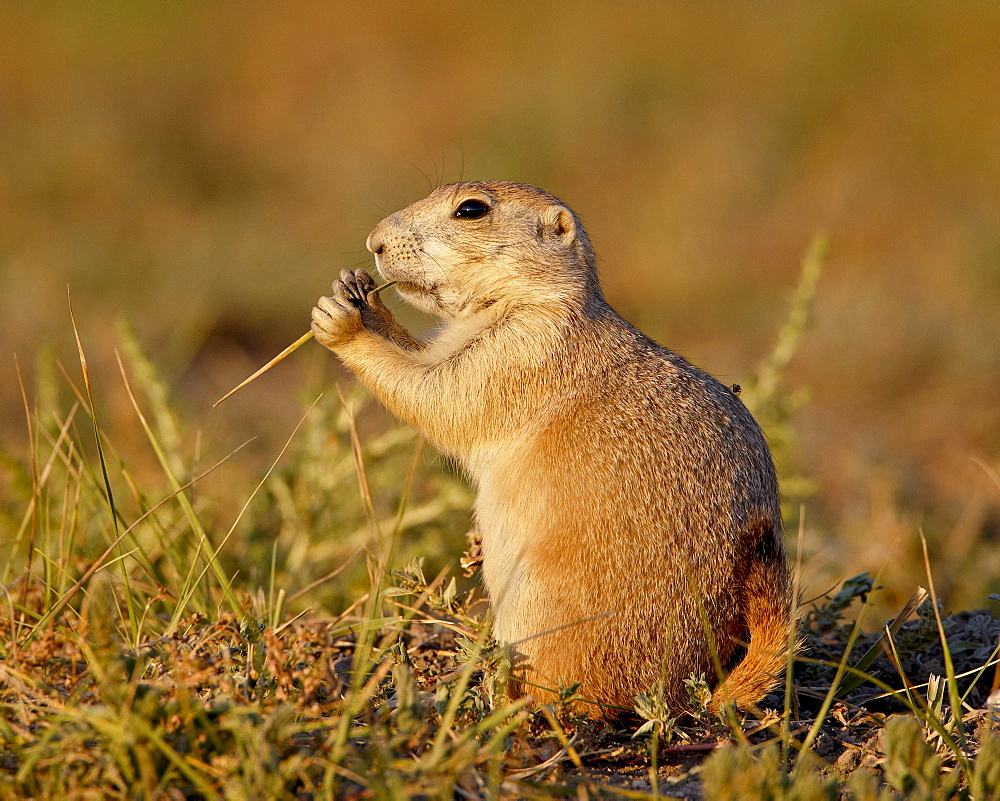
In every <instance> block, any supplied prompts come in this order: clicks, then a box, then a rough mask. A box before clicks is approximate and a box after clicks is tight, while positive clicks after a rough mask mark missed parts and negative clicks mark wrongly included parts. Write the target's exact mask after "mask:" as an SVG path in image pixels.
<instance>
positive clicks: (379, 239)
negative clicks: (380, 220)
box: [365, 224, 385, 256]
mask: <svg viewBox="0 0 1000 801" xmlns="http://www.w3.org/2000/svg"><path fill="white" fill-rule="evenodd" d="M381 228H382V225H381V224H379V225H377V226H376V227H375V230H374V231H372V232H371V233H370V234H368V239H367V240H365V247H366V248H368V250H369V252H371V253H374V254H375V255H376V256H380V255H382V251H383V250H385V243H384V241H383V240H384V237H383V236H382V231H381Z"/></svg>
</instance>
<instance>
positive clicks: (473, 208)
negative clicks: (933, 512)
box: [455, 198, 490, 220]
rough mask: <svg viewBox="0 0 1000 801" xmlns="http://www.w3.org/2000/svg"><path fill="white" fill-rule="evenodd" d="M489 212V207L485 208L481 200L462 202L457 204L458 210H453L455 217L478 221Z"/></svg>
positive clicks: (471, 199)
mask: <svg viewBox="0 0 1000 801" xmlns="http://www.w3.org/2000/svg"><path fill="white" fill-rule="evenodd" d="M489 210H490V207H489V206H487V205H486V204H485V203H484V202H483V201H482V200H476V199H475V198H469V199H468V200H463V201H462V202H461V203H459V204H458V208H457V209H455V216H456V217H460V218H462V219H464V220H478V219H479V218H480V217H482V216H483V215H484V214H486V212H488V211H489Z"/></svg>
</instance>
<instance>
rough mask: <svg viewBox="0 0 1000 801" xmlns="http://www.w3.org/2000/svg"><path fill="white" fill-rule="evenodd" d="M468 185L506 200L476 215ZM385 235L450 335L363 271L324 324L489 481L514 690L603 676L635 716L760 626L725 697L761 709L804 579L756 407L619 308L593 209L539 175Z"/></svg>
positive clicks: (420, 207) (347, 360)
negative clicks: (580, 208) (404, 319)
mask: <svg viewBox="0 0 1000 801" xmlns="http://www.w3.org/2000/svg"><path fill="white" fill-rule="evenodd" d="M469 199H475V200H479V201H481V202H483V203H485V204H486V205H487V207H488V211H487V212H486V213H485V214H484V215H483V216H481V217H479V218H478V219H468V218H460V217H457V216H456V209H458V207H459V205H460V204H462V203H463V202H464V201H466V200H469ZM368 247H369V249H370V250H371V251H372V252H373V253H375V258H376V263H377V265H378V268H379V270H380V272H381V273H382V275H383V276H384V277H385V278H386V279H387V280H396V281H398V282H399V283H398V284H397V286H396V289H397V290H398V291H399V292H400V294H401V295H402V297H403V298H404V299H406V300H407V301H409V302H410V303H411V304H413V305H414V306H416V307H418V308H421V309H423V310H425V311H428V312H430V313H432V314H435V315H437V316H438V317H440V318H442V320H443V321H444V323H443V327H442V328H441V329H440V330H439V331H438V332H437V334H436V335H435V336H434V337H433V338H432V339H431V340H430V341H429V342H427V343H426V344H423V343H420V342H418V341H416V340H415V339H413V337H411V336H410V335H409V334H408V333H406V331H405V330H404V329H403V328H402V327H401V326H399V324H398V323H397V322H396V321H395V319H394V318H393V317H392V315H391V313H390V312H389V310H388V309H386V307H385V306H383V305H382V304H381V302H380V301H379V300H378V299H377V296H376V295H374V294H371V290H372V289H373V288H374V286H375V284H374V282H373V281H372V280H371V278H370V277H369V276H368V275H367V273H365V272H364V271H362V270H359V271H358V272H357V273H352V272H350V271H344V272H343V273H342V274H341V280H340V281H337V282H336V283H335V284H334V294H333V297H330V298H322V299H321V300H320V301H319V304H318V306H317V307H316V308H315V309H314V310H313V331H314V332H315V334H316V338H317V339H318V340H319V341H320V342H321V343H323V344H324V345H326V346H327V347H328V348H330V350H332V351H333V352H334V353H336V354H337V356H339V357H340V358H341V359H342V360H343V362H344V364H345V365H347V367H348V368H350V369H351V370H352V371H353V372H354V373H355V374H356V375H357V377H358V379H359V380H360V381H361V383H362V384H364V385H365V386H366V387H368V389H369V390H370V391H371V392H372V393H373V394H374V395H375V396H376V397H377V398H378V399H379V400H380V401H381V402H382V403H383V404H385V405H386V406H387V407H388V408H389V409H390V410H392V411H393V412H394V413H395V414H396V415H398V416H399V417H401V418H402V419H403V420H405V421H407V422H408V423H410V424H411V425H413V426H415V427H416V428H418V429H419V430H421V431H423V432H424V433H425V434H426V435H427V436H428V437H429V438H430V439H431V440H432V441H433V442H434V443H435V444H436V445H437V446H438V448H440V449H441V450H442V451H443V452H445V453H446V454H448V455H450V456H452V457H453V458H455V459H456V460H458V462H459V463H460V464H461V465H462V466H463V468H464V469H465V470H466V471H467V473H468V475H469V476H470V477H471V479H472V481H473V482H474V483H475V485H476V488H477V498H476V504H475V514H476V521H477V526H478V528H479V531H480V532H481V534H482V551H483V578H484V581H485V584H486V587H487V590H488V592H489V595H490V599H491V602H492V604H493V609H494V616H495V622H494V634H495V636H496V638H497V639H498V640H499V641H500V642H503V643H506V644H507V645H508V646H509V647H510V650H511V654H512V658H513V662H514V671H515V672H514V675H515V677H516V680H517V684H516V685H515V687H514V692H515V694H517V693H521V692H528V693H531V694H532V695H534V696H535V697H536V698H538V699H540V700H548V699H550V698H551V692H550V690H551V689H553V688H556V687H557V686H558V684H559V682H560V681H562V682H564V683H570V682H576V681H582V682H583V684H582V687H581V692H582V694H583V695H584V696H585V697H587V698H590V699H593V700H595V701H598V702H600V703H602V704H608V705H613V706H621V707H626V708H631V706H632V702H633V698H634V696H635V695H636V694H638V693H641V692H645V691H647V690H649V689H650V688H651V687H652V686H653V685H654V684H655V683H656V681H657V680H658V679H660V678H661V677H662V678H663V679H664V683H665V691H666V695H667V698H668V700H669V701H670V702H671V703H672V704H674V705H675V706H677V705H683V703H684V701H685V693H684V688H683V683H682V680H683V679H684V678H685V677H687V676H688V675H690V674H692V673H705V674H706V675H707V676H708V677H709V678H710V679H712V678H714V677H715V676H716V675H717V671H716V667H715V666H716V665H721V666H722V667H723V668H729V667H731V666H732V665H731V663H732V661H733V660H734V657H735V655H736V648H737V644H738V643H739V642H746V641H747V640H749V649H748V653H747V655H746V657H745V658H744V659H743V660H742V662H740V663H739V664H738V665H737V666H736V667H735V669H733V671H732V673H731V674H730V675H729V678H728V679H727V680H726V681H725V682H724V683H723V684H722V685H721V686H719V687H718V688H716V691H715V693H714V695H713V706H715V707H716V708H717V707H718V705H719V704H720V703H722V702H723V701H733V702H735V703H737V704H738V705H740V706H746V705H748V704H752V703H754V702H756V701H758V700H759V699H760V698H761V697H762V696H763V695H764V694H766V693H767V691H768V690H769V689H770V688H771V687H773V686H774V684H775V683H776V681H777V677H778V675H779V674H780V673H781V671H782V669H783V667H784V661H785V653H786V652H787V645H788V634H787V632H788V627H789V621H790V613H791V583H790V580H789V575H788V569H787V566H786V563H785V557H784V551H783V546H782V540H781V519H780V510H779V505H778V486H777V481H776V479H775V473H774V466H773V463H772V460H771V455H770V452H769V451H768V448H767V445H766V443H765V442H764V438H763V436H762V435H761V432H760V429H759V428H758V426H757V424H756V423H755V422H754V420H753V418H752V417H751V415H750V413H749V412H748V411H747V410H746V408H745V407H744V406H743V404H742V403H741V402H740V401H739V399H738V398H737V397H736V396H735V395H734V394H733V393H732V392H731V391H730V390H729V389H728V388H727V387H725V386H723V385H722V384H720V383H719V382H717V381H716V380H715V379H713V378H711V377H710V376H708V375H706V374H705V373H703V372H701V371H700V370H698V369H697V368H695V367H693V366H692V365H690V364H689V363H688V362H686V361H685V360H684V359H682V358H681V357H680V356H677V355H676V354H674V353H672V352H671V351H669V350H667V349H665V348H662V347H660V346H659V345H657V344H655V343H654V342H652V341H650V340H649V339H647V338H646V337H645V336H643V335H642V334H641V333H639V332H638V331H636V330H635V329H634V328H633V327H632V326H630V325H629V324H628V323H626V322H625V321H624V320H622V319H621V318H620V317H619V316H618V315H617V314H616V313H615V312H614V311H613V310H612V309H611V307H610V306H608V304H607V302H606V301H605V300H604V297H603V296H602V294H601V290H600V285H599V282H598V278H597V269H596V266H595V260H594V254H593V251H592V250H591V247H590V242H589V240H588V238H587V234H586V232H585V231H584V229H583V227H582V226H581V224H580V221H579V220H578V219H577V217H576V215H574V214H573V212H572V211H570V210H569V209H568V208H567V207H566V206H565V205H564V204H562V203H561V202H560V201H559V200H557V199H556V198H554V197H552V196H551V195H549V194H547V193H545V192H543V191H541V190H539V189H536V188H534V187H529V186H523V185H520V184H512V183H503V182H483V183H465V184H454V185H451V186H445V187H442V188H440V189H438V190H436V191H435V192H433V193H432V194H431V195H430V196H429V197H427V198H425V199H424V200H421V201H419V202H417V203H415V204H413V205H412V206H410V207H408V208H406V209H404V210H403V211H400V212H398V213H397V214H394V215H392V216H390V217H387V218H386V219H385V220H383V221H382V222H380V223H379V224H378V225H377V226H376V228H375V230H374V231H372V233H371V235H370V236H369V238H368ZM713 650H714V656H713ZM543 688H548V690H546V689H543ZM595 714H600V713H599V712H598V713H595Z"/></svg>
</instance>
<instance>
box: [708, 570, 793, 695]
mask: <svg viewBox="0 0 1000 801" xmlns="http://www.w3.org/2000/svg"><path fill="white" fill-rule="evenodd" d="M740 604H741V607H742V608H743V609H744V610H745V613H746V623H747V628H748V629H749V631H750V643H749V645H748V647H747V652H746V655H745V656H744V657H743V660H742V661H741V662H740V663H739V664H738V665H737V666H736V667H735V668H733V670H732V672H731V673H730V674H729V675H728V676H727V677H726V678H725V679H724V680H723V682H722V683H721V684H719V686H718V687H716V688H715V692H713V693H712V701H711V703H710V704H709V710H710V711H712V712H718V711H719V708H720V707H721V706H722V705H723V704H731V703H735V704H736V706H738V707H739V708H740V709H745V708H746V707H748V706H751V705H753V704H755V703H757V702H758V701H760V699H761V698H763V697H764V696H765V695H767V693H768V692H770V691H771V690H772V689H773V688H774V686H775V685H776V684H777V683H778V679H779V677H780V676H781V674H782V672H784V670H785V665H786V662H787V660H788V648H789V643H792V644H793V647H795V643H796V640H794V639H790V638H789V626H791V625H794V620H795V615H794V612H793V608H792V582H791V576H790V574H789V571H788V568H787V566H786V565H785V562H784V556H783V554H781V553H780V552H779V553H777V554H776V555H775V560H774V561H767V560H754V561H753V562H752V563H751V566H750V572H749V574H748V575H747V578H746V582H745V583H744V585H743V592H742V596H741V598H740Z"/></svg>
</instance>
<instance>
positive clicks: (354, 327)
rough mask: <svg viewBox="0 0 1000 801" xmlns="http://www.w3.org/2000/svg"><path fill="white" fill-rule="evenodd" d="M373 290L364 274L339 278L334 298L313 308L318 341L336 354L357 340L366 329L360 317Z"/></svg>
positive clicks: (344, 274) (369, 280)
mask: <svg viewBox="0 0 1000 801" xmlns="http://www.w3.org/2000/svg"><path fill="white" fill-rule="evenodd" d="M369 284H371V288H370V289H369V288H368V285H369ZM374 288H375V282H374V281H373V280H372V278H371V276H370V275H368V273H366V272H365V271H364V270H358V272H357V273H353V272H352V271H350V270H342V271H341V273H340V278H339V279H338V280H336V281H334V282H333V294H332V295H331V296H329V297H324V298H320V299H319V301H318V302H317V304H316V306H315V307H313V310H312V331H313V334H315V336H316V340H317V341H318V342H319V343H320V344H322V345H324V346H326V347H327V348H329V349H330V350H334V349H335V348H337V347H338V346H340V345H343V344H344V343H346V342H348V341H349V340H350V339H352V338H353V337H354V336H356V335H357V334H358V332H360V331H361V330H362V329H363V328H364V322H363V321H362V319H361V313H362V309H364V308H366V307H367V306H368V298H367V296H368V292H370V291H371V289H374Z"/></svg>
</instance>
